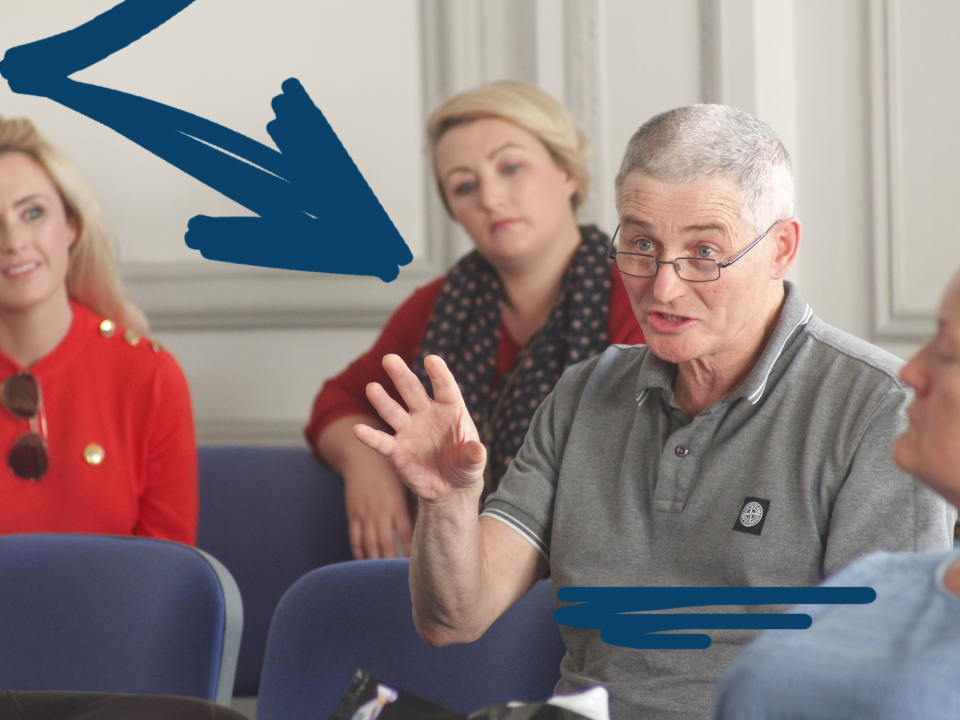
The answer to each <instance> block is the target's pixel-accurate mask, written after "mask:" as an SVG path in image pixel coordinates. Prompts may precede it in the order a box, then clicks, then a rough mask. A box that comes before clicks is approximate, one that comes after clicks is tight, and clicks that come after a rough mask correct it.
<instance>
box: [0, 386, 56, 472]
mask: <svg viewBox="0 0 960 720" xmlns="http://www.w3.org/2000/svg"><path fill="white" fill-rule="evenodd" d="M0 404H2V405H3V407H5V408H6V409H7V410H8V411H9V412H10V413H11V414H12V415H14V416H16V417H18V418H20V419H22V420H32V419H33V418H34V417H36V415H37V413H38V412H39V411H40V383H38V382H37V379H36V378H35V377H34V376H33V375H31V374H30V373H27V372H22V373H18V374H17V375H12V376H10V377H8V378H7V379H6V380H4V381H3V384H2V385H0ZM8 464H9V465H10V471H11V472H12V473H13V474H14V475H16V476H17V477H20V478H23V479H24V480H40V479H41V478H42V477H43V476H44V474H45V473H46V472H47V466H48V465H49V464H50V455H49V453H48V451H47V443H46V441H45V440H44V439H43V437H42V436H41V435H40V434H39V433H36V432H33V431H31V432H28V433H24V434H23V435H21V436H20V437H19V438H17V441H16V442H15V443H14V444H13V448H12V449H11V450H10V457H9V458H8Z"/></svg>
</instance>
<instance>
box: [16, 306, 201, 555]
mask: <svg viewBox="0 0 960 720" xmlns="http://www.w3.org/2000/svg"><path fill="white" fill-rule="evenodd" d="M71 306H72V308H73V323H72V325H71V326H70V330H69V332H68V333H67V335H66V337H65V338H64V339H63V340H62V341H61V343H60V344H59V345H58V346H57V347H56V348H54V350H53V351H52V352H51V353H50V354H49V355H47V356H46V357H44V358H41V359H40V360H38V361H37V362H36V363H34V365H33V367H31V368H30V372H31V374H32V375H33V376H34V377H36V378H37V380H38V382H39V383H40V389H41V394H42V398H43V413H44V414H45V416H46V427H47V447H48V450H49V455H50V465H49V467H48V469H47V473H46V475H44V477H43V478H42V480H40V481H39V482H34V481H31V480H24V479H22V478H19V477H17V476H16V475H14V474H13V472H11V470H10V469H9V467H8V466H7V462H6V460H7V457H8V456H9V453H10V448H11V447H12V446H13V444H14V442H16V439H17V438H18V437H20V435H22V434H23V433H26V432H29V431H30V421H29V420H21V419H19V418H17V417H16V416H14V415H12V414H11V413H10V412H9V411H7V410H6V409H5V408H0V452H2V453H3V457H2V458H0V533H4V534H5V533H18V532H76V533H103V534H112V535H143V536H146V537H157V538H165V539H168V540H179V541H180V542H184V543H189V544H194V543H195V541H196V533H197V505H198V500H197V446H196V440H195V438H194V430H193V413H192V411H191V407H190V392H189V389H188V388H187V381H186V378H184V376H183V372H182V371H181V370H180V366H179V365H177V361H176V360H174V358H173V356H172V355H171V354H170V353H168V352H166V351H164V350H162V349H161V348H160V346H159V345H158V344H152V343H151V342H150V341H149V339H147V338H136V337H135V336H133V335H132V334H128V333H125V332H124V330H123V328H119V327H118V328H116V329H115V330H114V332H113V333H112V335H110V336H109V337H106V336H105V333H104V332H102V331H101V321H102V318H99V317H97V316H96V315H94V314H93V313H92V312H91V311H90V310H88V309H87V308H85V307H84V306H82V305H79V304H77V303H73V302H71ZM107 334H108V333H107ZM22 370H23V368H22V367H20V366H19V365H17V364H16V363H14V362H13V361H12V360H10V359H9V358H8V357H6V356H5V355H3V354H2V353H0V381H2V380H4V379H6V378H7V377H9V376H10V375H14V374H16V373H18V372H21V371H22ZM92 444H95V445H99V446H100V447H102V448H103V460H102V462H100V463H99V464H91V463H90V462H88V460H87V459H86V457H87V456H91V454H90V453H86V455H85V450H86V449H87V448H88V447H89V446H90V445H92ZM91 457H92V456H91ZM94 459H95V458H94Z"/></svg>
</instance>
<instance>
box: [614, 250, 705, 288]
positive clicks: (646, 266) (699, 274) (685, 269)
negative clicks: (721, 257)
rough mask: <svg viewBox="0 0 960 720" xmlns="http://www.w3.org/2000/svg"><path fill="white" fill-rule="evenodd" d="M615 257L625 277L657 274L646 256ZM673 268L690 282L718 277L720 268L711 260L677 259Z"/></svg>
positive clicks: (655, 268)
mask: <svg viewBox="0 0 960 720" xmlns="http://www.w3.org/2000/svg"><path fill="white" fill-rule="evenodd" d="M616 257H617V267H618V268H619V269H620V270H621V272H625V273H626V274H627V275H635V276H637V277H653V276H654V275H656V274H657V267H658V266H657V261H656V259H655V258H652V257H650V256H648V255H633V254H630V253H617V256H616ZM660 264H661V265H662V264H663V263H660ZM674 267H675V268H676V269H677V273H678V274H679V275H680V277H681V278H683V279H684V280H690V281H692V282H706V281H708V280H716V279H717V278H719V277H720V268H719V267H718V266H717V263H715V262H714V261H713V260H700V259H699V258H677V259H676V260H675V261H674Z"/></svg>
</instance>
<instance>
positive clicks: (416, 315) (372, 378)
mask: <svg viewBox="0 0 960 720" xmlns="http://www.w3.org/2000/svg"><path fill="white" fill-rule="evenodd" d="M444 280H445V278H438V279H437V280H434V281H433V282H431V283H430V284H429V285H425V286H424V287H422V288H419V289H417V290H416V291H415V292H414V293H413V295H411V296H410V297H409V298H407V300H405V301H404V303H403V304H402V305H401V306H400V307H399V308H397V310H396V311H395V312H394V313H393V315H392V316H391V317H390V319H389V320H387V323H386V325H384V327H383V330H382V331H381V332H380V337H378V338H377V341H376V342H375V343H374V345H373V347H372V348H370V349H369V350H368V351H367V352H365V353H364V354H363V355H361V356H360V357H359V358H357V359H356V360H354V361H353V362H352V363H351V364H350V365H349V366H348V367H347V368H346V369H345V370H344V371H343V372H341V373H340V374H339V375H337V376H335V377H332V378H330V379H329V380H327V381H326V382H325V383H324V384H323V387H322V388H321V389H320V392H319V393H318V394H317V396H316V398H315V399H314V401H313V411H312V414H311V417H310V423H309V424H308V425H307V427H306V428H304V431H303V433H304V435H305V436H306V438H307V443H308V444H309V445H310V448H311V451H312V452H313V453H314V455H316V456H317V458H318V459H320V460H322V459H323V458H321V457H320V456H319V455H318V454H317V438H318V437H319V436H320V433H322V432H323V431H324V430H325V429H326V427H327V426H328V425H330V423H332V422H333V421H334V420H338V419H340V418H342V417H346V416H348V415H370V416H373V417H377V411H376V410H374V408H373V405H371V404H370V401H369V400H367V385H368V384H369V383H372V382H378V383H380V384H381V385H382V386H383V388H384V389H385V390H386V391H387V393H388V394H389V395H390V397H392V398H393V399H394V400H396V401H397V402H398V403H400V404H401V405H404V402H403V400H402V399H401V398H400V393H398V392H397V389H396V388H395V387H394V385H393V381H391V380H390V377H389V376H388V375H387V373H386V371H385V370H384V369H383V356H384V355H388V354H390V353H393V354H395V355H399V356H400V357H401V358H403V361H404V362H405V363H406V364H407V366H410V365H412V364H413V362H414V361H415V360H416V359H417V355H418V354H419V352H420V345H421V343H422V342H423V336H424V335H425V334H426V332H427V325H428V324H429V323H430V317H431V315H432V314H433V307H434V305H436V302H437V298H438V297H439V296H440V290H441V288H442V287H443V282H444Z"/></svg>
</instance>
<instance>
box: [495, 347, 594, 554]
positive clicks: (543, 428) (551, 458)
mask: <svg viewBox="0 0 960 720" xmlns="http://www.w3.org/2000/svg"><path fill="white" fill-rule="evenodd" d="M602 358H603V355H597V356H594V357H592V358H590V359H589V360H585V361H583V362H581V363H577V364H576V365H572V366H570V367H569V368H567V369H566V370H565V371H564V373H563V375H562V376H561V377H560V381H559V382H558V383H557V386H556V387H555V388H554V389H553V391H552V392H551V393H550V394H549V395H547V397H546V398H545V399H544V401H543V402H542V403H541V404H540V407H539V408H537V411H536V412H535V413H534V414H533V419H532V420H531V421H530V427H529V428H528V429H527V434H526V437H525V438H524V441H523V445H521V446H520V450H519V452H518V453H517V456H516V457H515V458H514V459H513V461H512V462H511V463H510V465H509V467H508V468H507V472H506V474H505V475H504V476H503V479H502V480H501V481H500V485H499V486H498V488H497V491H496V492H494V493H493V494H492V495H490V497H488V498H487V502H486V504H485V505H484V508H483V512H482V513H481V515H486V516H489V517H493V518H496V519H497V520H500V521H501V522H504V523H506V524H507V525H509V526H510V527H512V528H513V529H514V530H516V531H517V532H518V533H520V534H521V535H522V536H523V537H524V538H526V539H527V540H529V541H530V542H531V543H532V544H533V545H534V547H536V548H537V550H538V551H539V552H540V554H541V555H543V556H544V558H546V559H547V560H548V561H549V560H550V542H551V530H552V527H553V509H554V501H555V499H556V496H557V483H558V480H559V477H560V465H561V463H562V462H563V456H564V453H565V451H566V446H567V439H568V437H569V434H570V428H571V427H572V425H573V423H574V419H575V417H576V414H577V409H578V407H579V406H580V399H581V397H582V395H583V392H584V388H585V387H586V385H587V383H588V382H589V381H590V378H591V375H592V374H593V372H594V370H595V369H596V367H597V365H598V364H599V362H600V361H601V359H602Z"/></svg>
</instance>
